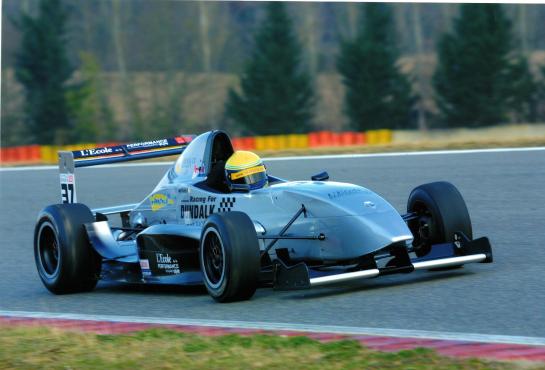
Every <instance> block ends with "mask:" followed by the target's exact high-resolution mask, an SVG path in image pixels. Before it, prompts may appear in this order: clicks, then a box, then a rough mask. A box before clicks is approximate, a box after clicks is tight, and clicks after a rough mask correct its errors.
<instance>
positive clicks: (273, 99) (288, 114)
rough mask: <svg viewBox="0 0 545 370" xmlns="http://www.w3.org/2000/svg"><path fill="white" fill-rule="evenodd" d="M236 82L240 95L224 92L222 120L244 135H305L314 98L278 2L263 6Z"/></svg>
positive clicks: (296, 46)
mask: <svg viewBox="0 0 545 370" xmlns="http://www.w3.org/2000/svg"><path fill="white" fill-rule="evenodd" d="M254 43H255V45H254V49H253V52H252V55H251V58H250V60H249V61H248V62H247V65H246V67H245V70H244V73H243V74H242V76H241V80H240V93H239V92H236V91H235V90H233V89H230V90H229V96H228V99H227V102H226V107H225V108H226V116H227V118H228V119H230V120H232V121H233V122H234V123H235V124H237V125H239V126H241V127H242V128H243V130H245V132H246V133H254V134H280V133H288V132H306V131H308V130H309V128H310V123H311V119H312V111H313V107H314V95H313V89H312V84H311V80H310V77H309V75H308V73H306V72H305V71H304V70H303V66H302V63H301V61H302V54H301V49H300V46H299V43H298V41H297V39H296V37H295V36H294V33H293V30H292V25H291V21H290V19H289V17H288V14H287V11H286V9H285V4H283V3H281V2H271V3H268V4H267V12H266V19H265V20H264V22H263V24H262V26H261V27H260V29H259V30H258V32H257V34H256V36H255V39H254Z"/></svg>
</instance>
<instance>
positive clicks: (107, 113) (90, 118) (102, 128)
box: [66, 52, 115, 143]
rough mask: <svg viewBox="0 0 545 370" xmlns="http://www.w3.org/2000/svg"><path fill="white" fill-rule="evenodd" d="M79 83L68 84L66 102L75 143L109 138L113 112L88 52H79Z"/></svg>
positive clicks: (113, 132) (97, 68)
mask: <svg viewBox="0 0 545 370" xmlns="http://www.w3.org/2000/svg"><path fill="white" fill-rule="evenodd" d="M80 59H81V67H80V75H81V82H80V83H79V84H78V85H75V86H74V85H73V86H70V89H69V90H68V91H67V92H66V101H67V105H68V108H69V112H70V115H71V117H73V121H74V125H73V128H74V129H73V130H72V131H71V133H72V135H71V139H72V140H74V141H75V142H86V143H89V142H95V141H112V140H113V139H114V138H115V127H114V121H113V112H112V110H111V107H110V105H109V103H108V100H107V97H106V96H105V94H104V89H105V88H104V85H103V84H102V81H101V79H100V73H101V68H100V64H99V63H98V61H97V59H96V57H95V56H94V55H93V54H91V53H85V52H84V53H81V54H80Z"/></svg>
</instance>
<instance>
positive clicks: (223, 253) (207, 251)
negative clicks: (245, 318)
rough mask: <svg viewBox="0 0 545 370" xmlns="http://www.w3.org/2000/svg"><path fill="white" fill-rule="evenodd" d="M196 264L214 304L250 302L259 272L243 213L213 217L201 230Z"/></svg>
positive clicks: (250, 226)
mask: <svg viewBox="0 0 545 370" xmlns="http://www.w3.org/2000/svg"><path fill="white" fill-rule="evenodd" d="M199 261H200V266H201V271H202V274H203V281H204V284H205V286H206V289H207V290H208V293H209V294H210V295H211V296H212V298H214V299H215V300H216V301H218V302H233V301H242V300H246V299H250V298H251V297H252V296H253V295H254V293H255V291H256V289H257V286H258V283H259V270H260V263H259V261H260V250H259V243H258V240H257V235H256V232H255V227H254V224H253V222H252V220H250V218H249V217H248V216H247V215H246V214H245V213H243V212H226V213H214V214H212V215H211V216H210V217H209V218H208V219H207V221H206V223H205V224H204V227H203V229H202V233H201V241H200V248H199Z"/></svg>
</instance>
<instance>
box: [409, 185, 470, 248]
mask: <svg viewBox="0 0 545 370" xmlns="http://www.w3.org/2000/svg"><path fill="white" fill-rule="evenodd" d="M407 212H409V213H412V212H414V213H416V214H417V215H418V218H417V219H415V220H411V221H409V222H408V223H407V225H408V226H409V229H410V230H411V232H412V234H413V237H414V240H413V247H414V250H415V253H416V255H417V256H418V257H423V256H425V255H427V254H428V253H429V252H430V250H431V246H432V245H433V244H440V243H449V242H454V233H455V232H458V231H461V232H463V233H464V234H465V235H466V236H467V237H468V238H469V239H472V238H473V231H472V227H471V219H470V218H469V212H468V211H467V206H466V203H465V201H464V199H463V198H462V195H461V194H460V192H459V191H458V189H456V187H455V186H454V185H452V184H451V183H449V182H445V181H440V182H432V183H429V184H424V185H420V186H418V187H416V188H415V189H413V191H412V192H411V194H410V195H409V200H408V201H407Z"/></svg>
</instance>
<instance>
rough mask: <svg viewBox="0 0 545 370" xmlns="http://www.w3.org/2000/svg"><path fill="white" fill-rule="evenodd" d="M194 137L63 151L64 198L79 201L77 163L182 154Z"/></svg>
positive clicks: (116, 209)
mask: <svg viewBox="0 0 545 370" xmlns="http://www.w3.org/2000/svg"><path fill="white" fill-rule="evenodd" d="M194 137H195V136H193V135H185V136H177V137H173V138H168V139H161V140H152V141H144V142H140V143H132V144H122V145H114V146H105V147H100V148H94V149H82V150H75V151H72V152H70V151H60V152H59V174H60V183H61V202H62V203H77V197H76V176H75V169H76V168H78V167H89V166H98V165H102V164H112V163H120V162H128V161H135V160H140V159H149V158H159V157H166V156H170V155H177V154H181V153H182V152H183V151H184V150H185V148H186V147H187V145H188V144H189V143H190V142H191V140H193V138H194ZM130 206H133V205H127V206H116V207H110V208H108V209H104V210H105V212H101V213H105V214H109V213H120V212H125V211H128V210H130V209H132V208H131V207H130ZM127 208H129V209H127ZM108 210H110V211H111V212H110V211H108ZM96 211H98V210H96Z"/></svg>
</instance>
